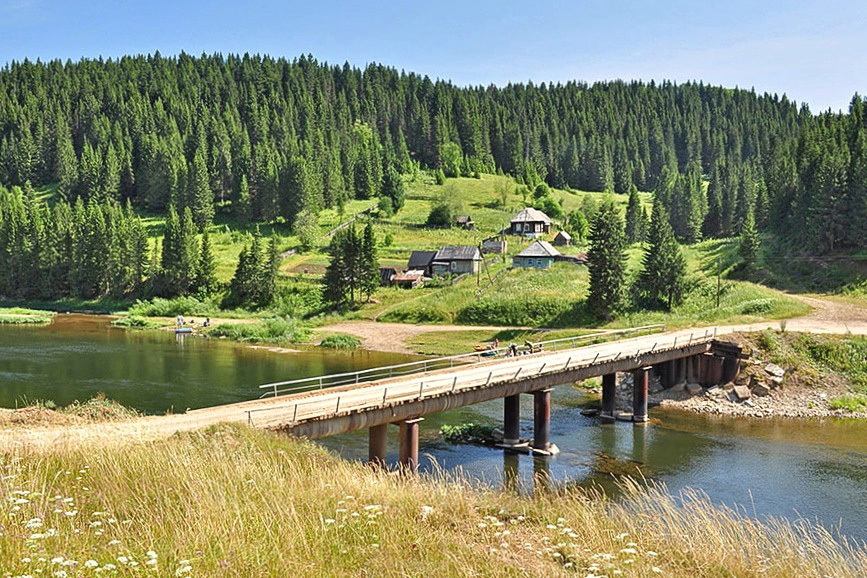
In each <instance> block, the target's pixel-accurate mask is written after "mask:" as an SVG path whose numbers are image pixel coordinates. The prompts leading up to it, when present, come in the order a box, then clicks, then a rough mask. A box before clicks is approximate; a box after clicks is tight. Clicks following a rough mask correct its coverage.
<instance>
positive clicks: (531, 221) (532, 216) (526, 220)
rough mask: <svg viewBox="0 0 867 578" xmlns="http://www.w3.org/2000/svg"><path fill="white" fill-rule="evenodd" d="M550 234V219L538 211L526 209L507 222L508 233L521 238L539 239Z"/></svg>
mask: <svg viewBox="0 0 867 578" xmlns="http://www.w3.org/2000/svg"><path fill="white" fill-rule="evenodd" d="M550 232H551V218H550V217H549V216H548V215H546V214H545V213H543V212H542V211H540V210H538V209H534V208H533V207H527V208H525V209H523V210H521V211H520V212H519V213H518V214H517V215H515V216H514V217H513V218H512V220H511V221H509V233H510V234H512V235H521V236H523V237H541V236H542V235H547V234H548V233H550Z"/></svg>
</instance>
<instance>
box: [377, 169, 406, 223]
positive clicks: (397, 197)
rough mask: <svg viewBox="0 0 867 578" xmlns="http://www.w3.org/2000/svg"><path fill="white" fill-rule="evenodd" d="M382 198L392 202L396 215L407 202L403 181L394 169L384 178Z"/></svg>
mask: <svg viewBox="0 0 867 578" xmlns="http://www.w3.org/2000/svg"><path fill="white" fill-rule="evenodd" d="M382 196H383V197H385V198H388V199H389V200H390V201H391V207H392V210H393V211H394V212H395V213H396V212H397V211H399V210H400V209H401V208H403V204H404V202H405V201H406V191H405V190H404V186H403V179H401V178H400V174H399V173H398V172H397V170H395V168H394V167H389V169H388V170H387V171H385V174H384V175H383V178H382Z"/></svg>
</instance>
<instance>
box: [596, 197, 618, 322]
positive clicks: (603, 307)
mask: <svg viewBox="0 0 867 578" xmlns="http://www.w3.org/2000/svg"><path fill="white" fill-rule="evenodd" d="M625 245H626V240H625V238H624V235H623V221H622V220H621V219H620V214H619V213H618V211H617V209H616V208H615V206H614V203H612V202H610V201H609V202H606V203H604V204H603V205H602V206H601V207H600V208H599V210H598V211H597V212H596V216H595V218H594V219H593V225H592V227H591V228H590V250H589V251H588V252H587V260H588V261H589V263H588V266H587V267H588V269H589V271H590V292H589V295H588V297H587V306H588V308H589V309H590V312H591V313H592V314H593V315H595V316H596V317H597V318H598V319H601V320H610V319H611V318H612V317H613V316H614V314H615V313H616V312H617V311H618V310H619V309H620V308H621V306H622V304H623V287H624V282H625V277H626V254H625V252H624V251H625Z"/></svg>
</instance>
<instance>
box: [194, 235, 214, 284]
mask: <svg viewBox="0 0 867 578" xmlns="http://www.w3.org/2000/svg"><path fill="white" fill-rule="evenodd" d="M215 269H216V263H215V261H214V254H213V252H212V251H211V239H210V237H209V235H208V230H207V229H205V231H204V232H203V233H202V243H201V245H200V250H199V260H198V263H197V265H196V279H195V281H194V283H193V285H194V289H195V291H196V292H198V293H200V294H202V295H211V294H212V293H213V292H214V291H215V289H216V288H217V276H216V273H215Z"/></svg>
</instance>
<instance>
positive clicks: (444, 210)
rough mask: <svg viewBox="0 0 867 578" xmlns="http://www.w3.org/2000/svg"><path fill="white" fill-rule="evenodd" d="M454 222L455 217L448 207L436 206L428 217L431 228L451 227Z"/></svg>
mask: <svg viewBox="0 0 867 578" xmlns="http://www.w3.org/2000/svg"><path fill="white" fill-rule="evenodd" d="M453 222H454V215H453V214H452V210H451V208H450V207H449V206H448V205H434V207H433V208H431V210H430V214H429V215H428V216H427V225H428V226H429V227H451V226H452V223H453Z"/></svg>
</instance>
